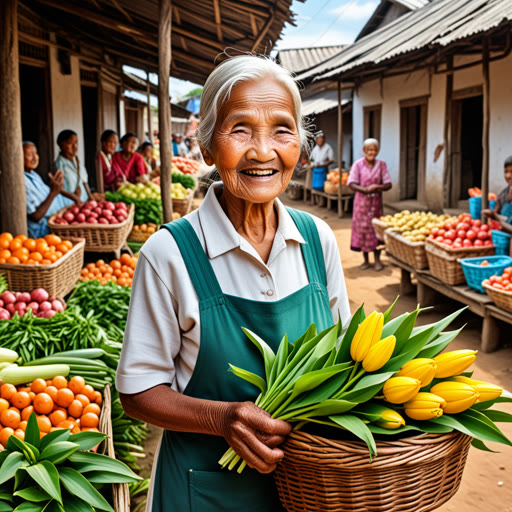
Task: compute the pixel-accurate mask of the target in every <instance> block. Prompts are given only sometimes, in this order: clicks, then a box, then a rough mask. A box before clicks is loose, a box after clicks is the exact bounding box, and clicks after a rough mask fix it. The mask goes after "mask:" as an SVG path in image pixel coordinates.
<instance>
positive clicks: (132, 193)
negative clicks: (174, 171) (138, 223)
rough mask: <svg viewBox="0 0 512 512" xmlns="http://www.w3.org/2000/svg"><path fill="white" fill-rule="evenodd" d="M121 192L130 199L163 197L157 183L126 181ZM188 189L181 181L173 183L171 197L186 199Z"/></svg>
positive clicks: (120, 189) (119, 190) (121, 187)
mask: <svg viewBox="0 0 512 512" xmlns="http://www.w3.org/2000/svg"><path fill="white" fill-rule="evenodd" d="M118 192H119V193H120V194H123V195H124V196H126V197H128V198H130V199H146V198H150V199H159V200H160V199H161V191H160V186H159V185H157V184H156V183H153V182H150V183H146V184H143V183H137V184H133V183H125V184H123V185H121V186H120V187H119V189H118ZM187 194H188V191H187V189H186V188H185V187H184V186H183V185H182V184H181V183H177V182H176V183H173V184H172V185H171V198H172V199H185V198H186V197H187Z"/></svg>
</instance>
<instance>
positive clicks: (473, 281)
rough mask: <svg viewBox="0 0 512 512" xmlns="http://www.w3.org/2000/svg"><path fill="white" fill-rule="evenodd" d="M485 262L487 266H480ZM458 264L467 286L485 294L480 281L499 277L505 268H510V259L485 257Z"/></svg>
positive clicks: (464, 260)
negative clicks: (460, 266)
mask: <svg viewBox="0 0 512 512" xmlns="http://www.w3.org/2000/svg"><path fill="white" fill-rule="evenodd" d="M486 260H487V261H488V262H489V264H488V265H484V266H482V265H481V263H482V262H483V261H486ZM459 263H460V264H461V265H462V270H463V271H464V276H465V277H466V282H467V283H468V286H469V287H470V288H473V289H475V290H478V291H479V292H480V293H485V290H484V287H483V286H482V281H484V280H485V279H489V277H491V276H496V275H501V274H502V273H503V271H504V270H505V269H506V268H507V267H510V266H512V258H511V257H510V256H485V257H481V258H465V259H460V260H459Z"/></svg>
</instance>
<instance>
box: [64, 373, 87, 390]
mask: <svg viewBox="0 0 512 512" xmlns="http://www.w3.org/2000/svg"><path fill="white" fill-rule="evenodd" d="M84 386H85V379H84V378H83V377H80V376H79V375H75V376H74V377H72V378H71V379H70V381H69V384H68V388H69V389H71V391H73V393H75V395H76V394H78V393H81V392H82V389H84Z"/></svg>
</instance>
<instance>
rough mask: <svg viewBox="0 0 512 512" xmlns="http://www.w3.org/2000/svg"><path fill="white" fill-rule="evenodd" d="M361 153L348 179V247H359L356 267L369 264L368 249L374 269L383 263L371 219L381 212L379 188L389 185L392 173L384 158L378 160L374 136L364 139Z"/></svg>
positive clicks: (382, 189)
mask: <svg viewBox="0 0 512 512" xmlns="http://www.w3.org/2000/svg"><path fill="white" fill-rule="evenodd" d="M363 153H364V157H363V158H360V159H359V160H357V161H356V162H354V165H353V166H352V169H351V170H350V175H349V177H348V181H347V185H348V186H349V187H350V188H351V189H352V190H354V191H355V193H356V194H355V197H354V213H353V215H352V240H351V243H350V248H351V249H352V250H353V251H362V253H363V256H364V262H363V263H362V265H361V266H360V267H359V268H360V269H361V270H367V269H368V268H370V267H371V265H370V259H369V253H370V252H373V254H374V258H375V265H374V268H375V270H382V269H383V268H384V267H383V265H382V263H381V261H380V251H379V250H378V246H379V240H378V239H377V235H376V234H375V229H374V227H373V224H372V219H376V218H379V217H380V216H381V215H382V192H384V191H386V190H389V189H390V188H391V177H390V176H389V172H388V168H387V165H386V162H384V161H382V160H377V155H378V154H379V141H378V140H377V139H366V140H365V141H364V143H363Z"/></svg>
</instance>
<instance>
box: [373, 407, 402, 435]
mask: <svg viewBox="0 0 512 512" xmlns="http://www.w3.org/2000/svg"><path fill="white" fill-rule="evenodd" d="M375 424H376V425H377V426H379V427H382V428H387V429H388V430H395V429H397V428H400V427H401V426H403V425H405V420H404V419H403V418H402V416H401V415H400V414H398V413H397V412H396V411H395V410H393V409H386V410H384V411H382V412H381V417H380V419H379V420H377V421H376V422H375Z"/></svg>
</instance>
